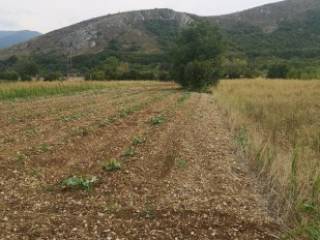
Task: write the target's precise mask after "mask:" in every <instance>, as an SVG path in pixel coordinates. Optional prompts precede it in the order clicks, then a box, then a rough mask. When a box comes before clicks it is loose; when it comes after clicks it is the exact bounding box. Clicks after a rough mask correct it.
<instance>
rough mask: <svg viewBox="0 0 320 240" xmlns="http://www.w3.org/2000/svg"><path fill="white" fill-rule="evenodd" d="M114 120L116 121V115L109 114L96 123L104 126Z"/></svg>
mask: <svg viewBox="0 0 320 240" xmlns="http://www.w3.org/2000/svg"><path fill="white" fill-rule="evenodd" d="M115 121H117V117H116V116H110V117H107V118H106V119H103V120H102V121H100V122H99V123H98V126H99V127H105V126H107V125H110V124H112V123H114V122H115Z"/></svg>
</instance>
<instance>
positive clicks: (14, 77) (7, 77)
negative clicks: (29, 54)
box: [0, 71, 19, 81]
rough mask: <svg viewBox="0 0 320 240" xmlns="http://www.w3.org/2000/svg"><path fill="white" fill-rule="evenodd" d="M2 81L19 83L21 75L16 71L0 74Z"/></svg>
mask: <svg viewBox="0 0 320 240" xmlns="http://www.w3.org/2000/svg"><path fill="white" fill-rule="evenodd" d="M0 79H1V80H8V81H17V80H19V74H18V73H17V72H15V71H6V72H2V73H0Z"/></svg>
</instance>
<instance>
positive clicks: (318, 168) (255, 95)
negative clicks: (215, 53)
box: [215, 80, 320, 240]
mask: <svg viewBox="0 0 320 240" xmlns="http://www.w3.org/2000/svg"><path fill="white" fill-rule="evenodd" d="M215 95H216V99H217V101H218V103H219V105H220V107H221V109H223V111H224V112H225V113H226V116H227V118H228V119H229V123H230V126H231V130H232V132H233V133H234V137H235V142H236V143H237V145H238V146H239V148H240V149H241V150H242V151H243V153H244V156H245V157H246V158H249V160H250V164H251V166H252V167H253V168H255V170H256V171H257V173H258V176H259V177H261V179H263V182H264V183H265V185H266V186H265V190H266V192H267V195H268V196H269V197H270V202H271V203H272V204H273V207H274V208H275V209H278V210H279V211H280V214H281V215H282V216H284V218H285V219H289V220H290V221H291V222H292V223H293V224H296V223H298V227H297V228H296V229H295V231H293V232H292V236H291V238H295V239H302V238H303V237H305V238H306V239H314V240H315V239H320V230H319V229H320V211H319V209H320V82H319V81H294V80H290V81H288V80H274V81H272V80H235V81H231V80H230V81H222V83H221V84H220V85H219V87H218V90H217V92H215ZM294 236H295V237H294Z"/></svg>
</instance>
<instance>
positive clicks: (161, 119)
mask: <svg viewBox="0 0 320 240" xmlns="http://www.w3.org/2000/svg"><path fill="white" fill-rule="evenodd" d="M165 121H166V118H165V117H164V116H163V115H159V116H154V117H152V118H151V119H150V123H151V124H152V125H160V124H162V123H164V122H165Z"/></svg>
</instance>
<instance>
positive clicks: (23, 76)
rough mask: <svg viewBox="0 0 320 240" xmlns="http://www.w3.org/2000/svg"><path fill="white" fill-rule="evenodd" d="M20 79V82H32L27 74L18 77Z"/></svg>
mask: <svg viewBox="0 0 320 240" xmlns="http://www.w3.org/2000/svg"><path fill="white" fill-rule="evenodd" d="M20 79H21V81H32V77H31V76H30V75H27V74H22V75H20Z"/></svg>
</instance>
